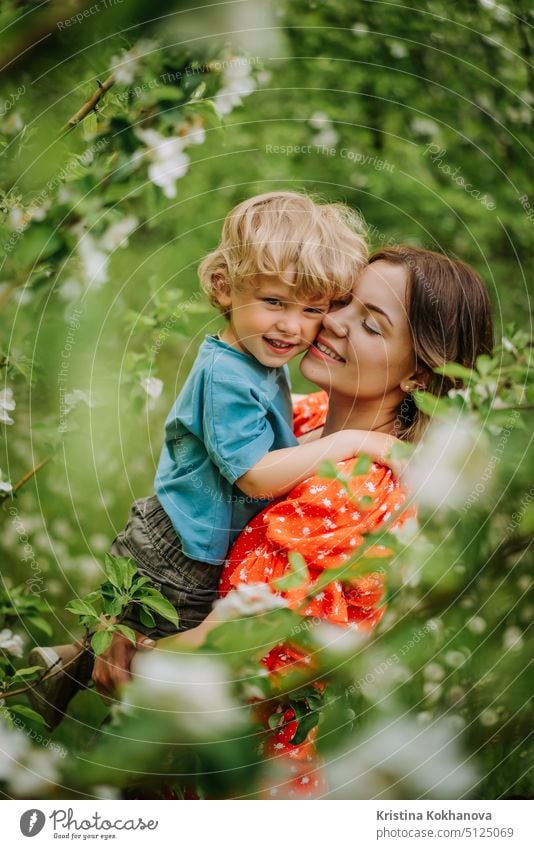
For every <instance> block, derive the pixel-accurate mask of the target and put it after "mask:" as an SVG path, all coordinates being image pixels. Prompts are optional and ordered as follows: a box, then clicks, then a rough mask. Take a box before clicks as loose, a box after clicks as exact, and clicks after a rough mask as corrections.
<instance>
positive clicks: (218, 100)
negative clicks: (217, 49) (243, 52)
mask: <svg viewBox="0 0 534 849" xmlns="http://www.w3.org/2000/svg"><path fill="white" fill-rule="evenodd" d="M255 88H256V81H255V80H254V77H253V76H252V75H251V73H250V66H249V64H248V63H247V62H243V61H242V60H235V61H233V62H229V63H228V65H227V66H226V68H225V70H224V73H223V84H222V87H221V88H220V89H219V91H218V92H217V94H216V96H215V100H214V103H215V109H216V110H217V112H218V113H219V115H229V114H230V112H232V111H233V110H234V109H235V107H236V106H241V103H242V102H243V101H242V98H243V97H248V96H249V94H252V92H253V91H254V89H255Z"/></svg>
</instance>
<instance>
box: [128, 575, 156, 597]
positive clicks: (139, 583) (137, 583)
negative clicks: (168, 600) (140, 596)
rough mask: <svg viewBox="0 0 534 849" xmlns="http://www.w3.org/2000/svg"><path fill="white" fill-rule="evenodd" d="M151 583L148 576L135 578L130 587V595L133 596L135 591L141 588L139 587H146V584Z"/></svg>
mask: <svg viewBox="0 0 534 849" xmlns="http://www.w3.org/2000/svg"><path fill="white" fill-rule="evenodd" d="M151 583H152V581H151V580H150V578H145V577H142V578H137V579H136V580H135V581H134V582H133V584H132V586H131V588H130V595H131V596H132V597H133V596H134V595H135V593H136V592H137V590H139V589H141V587H146V585H147V584H151Z"/></svg>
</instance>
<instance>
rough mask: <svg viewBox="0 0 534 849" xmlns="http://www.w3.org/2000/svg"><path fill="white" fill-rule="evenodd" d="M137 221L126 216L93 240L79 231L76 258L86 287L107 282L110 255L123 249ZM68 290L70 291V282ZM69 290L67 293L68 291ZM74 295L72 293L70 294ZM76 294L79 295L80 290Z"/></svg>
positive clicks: (90, 236) (90, 235) (89, 234)
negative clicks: (78, 258)
mask: <svg viewBox="0 0 534 849" xmlns="http://www.w3.org/2000/svg"><path fill="white" fill-rule="evenodd" d="M138 224H139V220H138V219H137V218H136V217H135V215H126V216H125V217H124V218H122V219H121V220H120V221H115V222H113V224H111V225H110V226H109V227H108V229H107V230H106V232H105V233H104V235H103V236H101V237H100V238H98V239H97V238H95V237H94V236H93V235H92V234H91V233H85V232H83V231H82V230H79V235H80V238H79V241H78V245H77V248H78V256H79V257H80V261H81V264H82V273H83V277H84V281H85V283H86V285H92V286H95V287H96V288H99V287H100V286H102V285H103V284H104V283H107V281H108V279H109V278H108V266H109V259H110V255H111V254H112V253H113V252H114V251H115V250H116V249H117V248H125V247H126V246H127V244H128V239H129V236H130V234H131V233H132V232H133V231H134V230H135V229H136V227H137V226H138ZM69 283H70V290H72V288H73V287H72V282H71V281H68V282H67V284H66V285H68V284H69ZM70 290H69V291H70ZM70 294H74V292H72V291H71V292H70ZM76 294H78V295H79V294H81V290H80V291H78V292H77V293H76Z"/></svg>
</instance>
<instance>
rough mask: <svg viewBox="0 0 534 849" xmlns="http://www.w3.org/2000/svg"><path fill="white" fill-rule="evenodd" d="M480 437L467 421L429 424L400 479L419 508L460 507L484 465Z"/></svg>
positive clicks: (457, 420)
mask: <svg viewBox="0 0 534 849" xmlns="http://www.w3.org/2000/svg"><path fill="white" fill-rule="evenodd" d="M482 441H483V435H482V433H481V430H480V428H477V427H476V426H475V425H474V424H473V423H472V422H471V421H470V420H469V419H468V418H467V417H465V416H459V417H458V418H457V419H455V420H447V421H434V422H431V424H430V426H429V428H428V430H427V432H426V434H425V436H424V438H423V440H422V442H421V443H419V445H418V446H417V447H416V449H415V451H414V453H413V454H412V456H411V458H410V460H409V461H408V463H407V465H406V468H405V470H404V472H403V473H402V475H401V477H402V478H403V481H404V482H405V483H406V485H407V487H408V489H410V490H411V492H412V494H413V497H414V499H415V501H416V502H418V503H419V504H420V505H421V507H425V508H428V509H435V508H439V507H445V506H449V507H459V506H460V505H461V504H462V502H463V501H465V499H466V498H467V497H468V496H469V494H470V493H471V492H472V490H473V486H474V485H475V484H476V482H477V481H478V480H479V478H480V477H481V476H482V474H483V472H484V470H485V468H486V464H487V452H486V451H485V450H484V446H483V445H482V444H481V443H482Z"/></svg>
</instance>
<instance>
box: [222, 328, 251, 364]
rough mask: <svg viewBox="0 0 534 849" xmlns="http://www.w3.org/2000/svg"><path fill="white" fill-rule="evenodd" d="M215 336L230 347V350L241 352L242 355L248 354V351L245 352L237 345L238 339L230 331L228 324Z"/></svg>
mask: <svg viewBox="0 0 534 849" xmlns="http://www.w3.org/2000/svg"><path fill="white" fill-rule="evenodd" d="M217 335H218V337H219V339H220V340H221V342H225V343H226V344H227V345H230V347H231V348H235V349H236V351H241V353H242V354H248V351H245V349H244V348H243V346H242V345H241V344H240V343H239V339H238V338H237V337H236V335H235V333H234V331H233V330H232V327H231V325H230V323H228V324H227V325H226V327H225V328H224V330H220V331H219V333H218V334H217ZM249 356H250V355H249Z"/></svg>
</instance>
